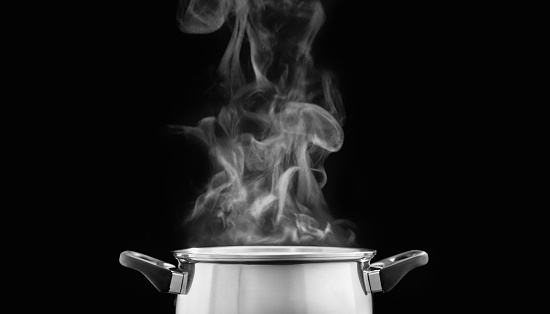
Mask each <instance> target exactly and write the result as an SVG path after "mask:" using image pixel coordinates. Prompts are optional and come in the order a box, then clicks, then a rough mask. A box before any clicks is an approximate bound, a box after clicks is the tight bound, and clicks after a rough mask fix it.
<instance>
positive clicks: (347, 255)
mask: <svg viewBox="0 0 550 314" xmlns="http://www.w3.org/2000/svg"><path fill="white" fill-rule="evenodd" d="M172 253H173V254H174V256H175V257H176V258H177V259H178V260H180V261H181V260H184V261H185V262H235V263H239V262H272V261H273V262H275V261H276V262H291V261H300V262H330V261H368V260H370V259H371V258H372V257H373V256H374V255H375V254H376V251H375V250H370V249H365V248H346V247H329V246H218V247H198V248H188V249H183V250H176V251H172Z"/></svg>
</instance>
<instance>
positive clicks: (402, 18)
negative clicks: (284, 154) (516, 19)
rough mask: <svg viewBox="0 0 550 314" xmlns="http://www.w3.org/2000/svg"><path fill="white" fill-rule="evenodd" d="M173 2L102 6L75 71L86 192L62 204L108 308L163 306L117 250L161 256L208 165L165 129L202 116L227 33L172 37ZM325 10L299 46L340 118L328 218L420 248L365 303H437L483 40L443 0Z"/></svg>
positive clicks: (454, 246) (466, 165) (168, 309)
mask: <svg viewBox="0 0 550 314" xmlns="http://www.w3.org/2000/svg"><path fill="white" fill-rule="evenodd" d="M361 3H363V2H362V1H361ZM176 7H177V2H175V1H172V2H165V3H160V2H154V1H148V2H145V1H137V2H130V1H128V3H127V4H124V5H122V8H117V10H113V11H112V12H109V10H107V12H105V14H104V15H100V16H98V17H97V20H95V21H94V23H95V25H98V28H97V32H93V35H92V37H93V38H90V45H89V46H88V47H85V49H86V51H87V52H86V59H85V60H82V61H83V63H84V64H85V66H84V67H83V68H82V69H78V70H79V71H83V72H84V74H85V75H86V74H89V76H88V79H87V80H86V81H85V83H83V84H86V85H87V86H86V87H85V89H86V91H87V95H84V96H82V95H81V99H85V103H86V105H85V106H86V110H83V111H82V110H79V113H80V112H81V115H83V116H85V117H84V118H83V119H85V121H86V124H87V125H86V133H88V132H89V133H90V134H91V135H92V137H91V141H87V142H86V145H84V147H85V148H83V151H82V154H83V155H85V159H84V160H86V161H85V165H84V166H83V168H85V169H86V170H84V171H83V172H82V173H77V174H75V175H76V176H80V177H82V176H85V177H88V178H90V180H89V182H88V183H87V184H86V186H85V187H82V188H83V189H86V195H87V198H86V199H84V200H82V199H80V200H79V202H80V204H75V205H78V206H82V207H83V208H84V207H86V208H88V207H90V209H89V212H90V216H91V221H93V223H90V222H86V223H85V224H86V226H87V227H88V226H90V225H91V226H90V227H91V228H90V231H89V232H88V235H87V236H88V237H89V238H90V241H91V242H92V243H93V247H94V248H98V249H99V250H100V252H101V253H100V254H99V257H98V258H99V259H100V260H101V264H102V265H103V266H107V269H109V272H110V273H109V275H108V277H106V278H103V279H102V280H104V282H103V283H102V284H101V286H102V288H101V291H102V293H101V294H100V295H98V296H97V303H99V304H102V303H104V302H103V300H109V302H105V307H108V309H110V310H113V311H115V310H116V311H119V312H122V313H174V311H175V309H174V306H173V298H174V297H173V296H172V295H167V294H161V293H157V292H156V290H155V289H154V287H153V286H152V285H151V284H150V283H149V282H148V281H147V280H146V279H145V278H144V277H143V276H141V275H140V274H139V273H138V272H135V271H133V270H130V269H127V268H124V267H122V266H120V265H119V264H118V256H119V254H120V253H121V252H122V251H124V250H134V251H138V252H141V253H144V254H147V255H151V256H153V257H156V258H159V259H162V260H164V261H167V262H172V263H175V260H174V259H173V257H172V254H171V251H172V250H176V249H182V248H186V238H185V234H184V231H183V229H182V222H183V218H184V216H185V214H186V213H187V212H188V210H189V209H190V208H192V206H193V203H194V200H195V199H196V197H197V196H198V195H199V194H200V193H201V188H202V187H203V185H204V184H205V183H206V181H207V179H208V176H209V175H210V174H211V173H210V171H211V168H210V163H209V158H208V154H207V152H206V150H205V149H204V148H203V147H202V146H200V145H199V144H198V143H195V142H192V141H188V140H186V139H185V138H184V137H182V136H178V135H173V134H168V133H167V132H166V126H167V125H170V124H181V125H194V124H195V123H196V122H197V121H198V120H200V119H201V118H203V117H205V116H208V115H212V114H215V113H216V112H217V110H218V108H219V104H218V103H216V101H217V98H216V97H215V96H214V95H213V93H214V91H215V89H214V88H213V86H214V84H215V80H216V72H215V71H216V67H217V65H218V62H219V61H220V58H221V56H222V54H223V52H224V50H225V47H226V44H227V43H228V41H229V35H230V32H229V31H228V30H227V29H226V28H222V29H221V30H220V31H217V32H215V33H213V34H208V35H189V34H183V33H181V32H180V31H179V30H178V29H177V25H176V17H175V15H176ZM325 8H326V15H327V20H326V22H325V25H324V26H323V29H322V31H321V32H320V34H319V36H318V38H317V41H316V42H315V43H314V47H313V57H314V60H315V61H316V65H317V66H319V67H323V68H326V69H329V70H331V71H333V72H334V73H335V75H336V77H337V79H338V82H337V84H338V87H339V90H340V91H341V93H342V95H343V99H344V107H345V111H346V114H347V118H346V121H345V125H344V132H345V141H344V146H343V148H342V150H341V151H339V152H337V153H334V154H332V155H330V156H329V158H328V159H327V161H326V163H325V168H326V172H327V175H328V182H327V185H326V186H325V187H324V195H325V198H326V199H327V201H328V203H329V205H330V208H331V211H332V213H333V215H334V216H336V217H337V218H343V219H349V220H352V221H353V222H355V223H356V224H357V225H358V227H359V228H358V229H359V230H360V232H359V233H358V239H357V240H358V243H359V244H360V246H361V247H367V248H372V249H376V250H377V252H378V253H377V256H376V257H375V258H374V260H377V259H380V258H384V257H388V256H391V255H394V254H397V253H400V252H403V251H407V250H411V249H420V250H425V251H426V252H428V254H429V256H430V262H429V264H428V265H427V266H424V267H421V268H418V269H416V270H414V271H412V272H411V273H409V274H408V275H407V276H406V277H405V278H404V279H403V280H402V281H401V282H400V283H399V285H397V286H396V288H395V289H394V290H393V291H391V292H390V293H387V294H377V295H375V296H374V307H375V310H376V313H379V314H383V313H399V312H402V311H410V310H412V312H414V313H439V312H445V310H446V309H447V308H448V306H449V303H447V302H446V300H447V297H449V296H450V292H448V293H447V292H446V291H449V289H450V287H449V282H450V280H449V276H450V275H449V274H450V273H451V270H450V269H449V268H450V267H451V266H450V265H451V260H450V259H452V258H456V255H460V254H461V248H464V247H466V246H467V241H468V239H469V237H468V236H467V234H468V233H469V232H471V231H472V230H471V227H470V226H467V225H464V222H465V219H464V216H465V215H468V214H469V213H472V212H474V211H475V210H476V209H477V208H480V206H482V205H483V204H479V202H478V201H477V195H478V194H480V193H483V192H482V190H483V182H484V180H486V176H489V173H488V172H487V174H485V172H484V169H485V168H484V163H485V162H487V161H486V160H484V159H483V156H482V155H483V154H482V153H481V152H482V151H483V150H484V149H486V145H490V144H487V143H488V141H487V142H486V141H485V140H484V139H483V138H479V137H484V136H488V135H486V134H485V135H479V137H478V135H477V134H478V131H479V129H480V126H479V125H480V124H481V123H482V122H483V121H485V120H486V119H488V116H487V113H486V111H485V109H483V110H482V109H481V104H482V103H483V102H484V101H485V100H486V99H484V98H483V97H484V96H479V95H478V91H480V90H484V89H486V88H487V86H488V84H490V83H489V82H487V81H486V80H485V77H486V76H487V72H489V71H490V70H491V69H490V67H491V65H490V62H488V61H487V60H488V59H489V57H490V56H487V55H486V52H485V50H484V48H483V47H484V46H485V45H486V44H487V41H490V39H488V38H486V37H485V36H484V34H483V32H481V31H479V32H478V31H477V30H473V28H474V25H476V23H478V22H475V19H476V16H475V14H468V15H463V14H462V13H463V11H462V10H461V8H460V7H452V6H451V5H445V6H442V5H434V4H430V5H425V6H424V5H419V4H403V3H399V4H383V5H382V4H371V3H369V4H366V3H365V4H361V5H359V6H358V4H357V1H353V3H352V1H348V2H346V1H332V2H327V3H325ZM119 9H120V10H119ZM486 61H487V62H486ZM83 102H84V101H83ZM88 121H89V123H88ZM88 144H89V146H88ZM487 171H489V170H488V169H487ZM474 173H475V176H474ZM84 203H85V204H84ZM92 217H93V219H92ZM102 280H100V281H102ZM103 291H106V293H104V292H103Z"/></svg>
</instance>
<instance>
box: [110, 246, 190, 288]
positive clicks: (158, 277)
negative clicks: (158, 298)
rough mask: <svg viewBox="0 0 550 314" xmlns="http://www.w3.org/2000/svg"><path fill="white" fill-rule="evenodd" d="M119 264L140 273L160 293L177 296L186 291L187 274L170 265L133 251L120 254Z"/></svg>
mask: <svg viewBox="0 0 550 314" xmlns="http://www.w3.org/2000/svg"><path fill="white" fill-rule="evenodd" d="M119 262H120V264H122V266H126V267H128V268H132V269H135V270H137V271H139V272H140V273H142V274H143V275H144V276H145V277H147V279H149V281H150V282H151V283H152V284H153V286H155V288H157V290H158V291H160V292H168V293H174V294H179V293H182V292H184V291H186V287H187V279H188V273H186V272H181V271H179V270H178V268H177V267H176V266H174V265H172V264H169V263H166V262H163V261H161V260H159V259H156V258H153V257H150V256H147V255H145V254H141V253H138V252H134V251H124V252H122V253H120V258H119Z"/></svg>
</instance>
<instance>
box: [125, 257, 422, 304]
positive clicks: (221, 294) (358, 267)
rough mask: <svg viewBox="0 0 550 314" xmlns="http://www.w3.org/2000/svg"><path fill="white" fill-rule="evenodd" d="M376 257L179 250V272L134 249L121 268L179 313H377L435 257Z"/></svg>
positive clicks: (177, 268)
mask: <svg viewBox="0 0 550 314" xmlns="http://www.w3.org/2000/svg"><path fill="white" fill-rule="evenodd" d="M375 253H376V251H374V250H368V249H356V248H340V247H314V246H230V247H210V248H190V249H185V250H178V251H174V252H173V254H174V256H175V258H176V259H177V260H178V266H177V267H176V266H174V265H172V264H169V263H165V262H163V261H160V260H158V259H155V258H152V257H149V256H147V255H143V254H140V253H137V252H133V251H125V252H122V253H121V254H120V263H121V264H122V265H124V266H126V267H129V268H133V269H136V270H138V271H140V272H141V273H142V274H143V275H145V277H147V279H149V281H150V282H151V283H152V284H153V285H154V286H155V287H156V288H157V289H158V290H159V291H160V292H167V293H174V294H177V298H176V314H188V313H193V314H201V313H213V314H215V313H220V314H233V313H234V314H237V313H238V314H258V313H262V314H271V313H273V314H282V313H300V314H320V313H330V314H334V313H338V314H356V313H372V294H373V293H375V292H379V291H383V292H388V291H390V290H391V289H392V288H393V287H394V286H395V285H396V284H397V283H398V282H399V281H400V280H401V278H403V276H405V275H406V274H407V273H408V272H409V271H410V270H412V269H414V268H416V267H418V266H422V265H425V264H426V263H427V262H428V254H426V252H423V251H418V250H414V251H408V252H404V253H401V254H397V255H395V256H391V257H388V258H386V259H383V260H381V261H378V262H376V263H372V264H371V263H370V260H371V258H372V257H373V256H374V255H375Z"/></svg>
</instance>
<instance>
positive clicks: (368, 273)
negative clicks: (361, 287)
mask: <svg viewBox="0 0 550 314" xmlns="http://www.w3.org/2000/svg"><path fill="white" fill-rule="evenodd" d="M427 263H428V253H426V252H424V251H419V250H412V251H408V252H404V253H400V254H397V255H394V256H391V257H388V258H385V259H383V260H381V261H378V262H376V263H372V264H371V265H370V267H369V269H368V270H364V271H363V279H364V281H365V293H372V292H379V291H382V292H389V291H390V290H391V289H393V287H395V285H397V283H398V282H399V281H400V280H401V279H402V278H403V277H404V276H405V275H406V274H407V273H408V272H410V271H411V270H413V269H415V268H416V267H420V266H422V265H426V264H427Z"/></svg>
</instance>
